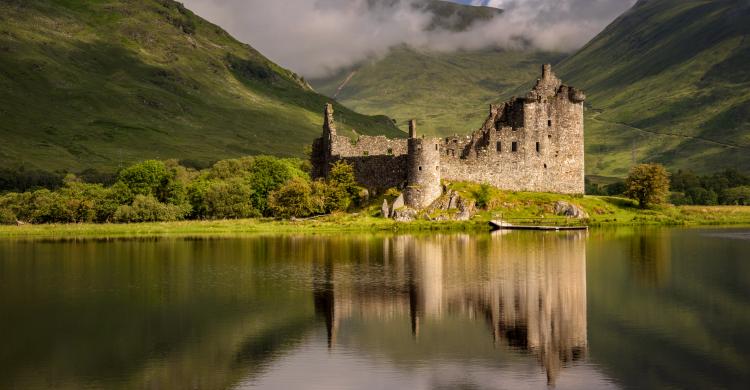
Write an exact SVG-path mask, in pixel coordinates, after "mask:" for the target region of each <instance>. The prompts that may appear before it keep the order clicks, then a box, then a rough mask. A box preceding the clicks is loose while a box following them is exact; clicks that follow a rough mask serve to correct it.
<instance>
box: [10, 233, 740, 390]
mask: <svg viewBox="0 0 750 390" xmlns="http://www.w3.org/2000/svg"><path fill="white" fill-rule="evenodd" d="M747 383H750V230H742V229H721V230H714V229H689V230H688V229H674V230H672V229H656V230H594V231H592V232H589V233H580V232H575V233H535V232H512V233H506V234H494V235H490V234H475V235H465V234H456V235H403V236H397V235H375V236H372V235H362V236H357V235H342V236H264V237H260V236H248V237H237V238H227V237H223V238H221V237H218V238H217V237H213V238H211V237H202V238H159V239H110V240H104V239H102V240H66V241H45V240H34V241H29V240H0V388H3V389H5V388H8V389H46V388H56V389H81V388H107V389H110V388H113V389H120V388H121V389H131V388H135V389H139V388H145V389H232V388H238V389H245V388H247V389H253V388H264V389H265V388H268V389H297V388H311V389H315V388H317V389H338V388H341V389H350V388H351V389H367V388H372V389H396V388H408V389H450V388H467V389H485V388H486V389H498V388H499V389H503V388H505V389H516V388H547V387H549V386H554V387H555V388H559V389H568V388H570V389H581V388H596V389H598V388H657V387H669V388H746V387H745V386H746V385H747Z"/></svg>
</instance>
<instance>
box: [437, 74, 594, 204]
mask: <svg viewBox="0 0 750 390" xmlns="http://www.w3.org/2000/svg"><path fill="white" fill-rule="evenodd" d="M584 100H585V95H584V94H583V92H582V91H579V90H577V89H575V88H570V87H568V86H566V85H563V84H562V82H561V81H560V80H559V79H558V78H557V77H556V76H555V75H554V73H552V69H551V67H550V66H549V65H545V66H544V68H543V72H542V78H541V79H539V80H538V81H537V84H536V86H535V87H534V88H533V89H532V90H531V91H530V92H529V93H528V94H527V96H526V97H524V98H514V99H512V100H511V101H509V102H507V103H505V104H504V105H502V106H492V107H490V113H489V116H488V118H487V120H486V121H485V124H484V125H483V126H482V128H481V129H479V130H478V131H475V132H474V133H472V134H471V135H470V136H465V137H459V136H454V137H448V138H446V139H445V140H444V142H443V152H442V153H441V166H442V176H443V178H444V179H448V180H462V181H474V182H479V183H487V184H490V185H493V186H495V187H498V188H501V189H505V190H510V191H535V192H555V193H565V194H583V193H584V150H583V146H584V143H583V136H584V134H583V102H584Z"/></svg>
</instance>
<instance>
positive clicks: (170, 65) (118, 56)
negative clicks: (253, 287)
mask: <svg viewBox="0 0 750 390" xmlns="http://www.w3.org/2000/svg"><path fill="white" fill-rule="evenodd" d="M330 100H331V99H330V98H327V97H325V96H322V95H320V94H317V93H315V92H314V91H312V89H310V87H309V86H308V85H307V84H306V82H304V80H303V79H302V78H300V77H299V76H298V75H296V74H294V73H292V72H290V71H288V70H286V69H282V68H281V67H279V66H278V65H276V64H274V63H272V62H271V61H269V60H268V59H267V58H265V57H264V56H263V55H262V54H261V53H259V52H257V51H256V50H254V49H253V48H252V47H250V46H247V45H245V44H242V43H240V42H238V41H236V40H235V39H234V38H232V37H231V36H230V35H229V34H227V33H226V32H225V31H223V30H222V29H220V28H219V27H217V26H215V25H213V24H211V23H209V22H207V21H205V20H203V19H201V18H199V17H197V16H196V15H194V14H193V13H192V12H190V11H189V10H186V9H184V8H183V7H181V6H180V5H178V3H177V2H174V1H172V0H144V1H136V2H133V1H124V0H97V1H89V0H28V1H9V2H8V1H3V2H0V117H1V118H2V121H0V138H1V139H2V140H3V142H2V143H0V165H3V166H6V167H16V166H24V167H26V168H40V169H46V170H59V169H68V170H74V171H80V170H83V169H85V168H96V169H98V170H100V171H107V170H109V171H113V170H114V169H116V168H117V167H118V166H121V165H128V164H129V163H131V162H135V161H142V160H145V159H152V158H159V159H168V158H178V159H191V160H193V161H201V162H204V163H208V162H211V161H216V160H219V159H223V158H229V157H237V156H242V155H257V154H274V155H279V156H302V155H303V148H304V147H305V146H306V145H309V144H310V143H311V142H312V140H313V139H314V138H316V137H318V136H319V135H320V133H321V126H322V121H323V119H322V110H323V106H324V104H325V103H326V102H329V101H330ZM336 111H337V112H336V113H337V120H338V124H339V128H340V132H341V133H342V134H345V135H353V134H354V133H353V130H354V129H356V131H357V132H358V133H360V134H371V135H375V134H386V135H388V136H391V137H399V136H402V135H403V133H402V132H401V131H400V130H398V129H397V128H396V127H395V126H394V125H393V124H392V122H391V121H390V119H388V118H386V117H383V116H365V115H360V114H357V113H355V112H353V111H351V110H349V109H347V108H346V107H344V106H341V105H338V104H337V107H336Z"/></svg>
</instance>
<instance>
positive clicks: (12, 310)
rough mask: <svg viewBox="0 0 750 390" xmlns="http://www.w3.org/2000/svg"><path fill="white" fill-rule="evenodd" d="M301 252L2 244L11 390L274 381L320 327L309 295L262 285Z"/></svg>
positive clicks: (230, 245)
mask: <svg viewBox="0 0 750 390" xmlns="http://www.w3.org/2000/svg"><path fill="white" fill-rule="evenodd" d="M291 241H292V240H291V239H268V238H262V239H261V238H255V239H242V240H233V239H213V240H202V239H158V240H157V239H138V240H79V241H66V242H62V241H55V242H38V241H36V242H25V243H24V242H16V243H13V242H7V241H6V242H4V243H0V259H2V260H0V269H1V270H2V272H0V297H1V298H0V309H1V310H0V311H1V312H2V313H3V317H4V318H3V320H2V321H0V339H1V341H2V345H3V348H2V352H0V363H1V364H0V388H47V387H50V386H52V387H55V388H59V389H67V388H70V389H80V388H85V387H102V388H175V389H188V388H207V389H208V388H229V387H231V386H232V385H233V384H234V383H237V382H238V381H240V380H241V379H243V378H246V377H247V376H254V375H258V374H259V373H262V372H263V371H264V370H265V369H266V368H267V366H268V365H269V364H270V362H272V361H273V360H274V359H276V358H278V357H279V356H280V355H281V354H283V353H284V352H285V351H287V350H289V349H291V348H293V347H294V345H295V344H296V343H298V342H299V341H300V340H301V337H302V336H304V335H305V333H306V332H307V331H308V330H309V329H311V326H312V325H314V324H315V321H314V318H313V316H312V314H313V311H312V307H311V305H310V302H309V297H308V295H306V294H305V293H304V292H302V291H294V290H292V289H290V288H289V287H290V284H289V283H291V282H289V283H287V282H282V283H279V282H278V281H273V280H263V278H260V277H258V275H255V274H254V271H256V270H261V269H264V268H267V265H266V264H259V263H260V262H263V261H265V260H264V257H265V256H267V255H268V252H269V247H271V248H283V247H285V246H287V245H290V243H291V244H293V243H292V242H291ZM271 294H273V295H272V296H270V295H271ZM269 296H270V297H269ZM269 302H274V303H277V304H276V305H271V304H269ZM113 378H116V381H115V382H112V379H113Z"/></svg>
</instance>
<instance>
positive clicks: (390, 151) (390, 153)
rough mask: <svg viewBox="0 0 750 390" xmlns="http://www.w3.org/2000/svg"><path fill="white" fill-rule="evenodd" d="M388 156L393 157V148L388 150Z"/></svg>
mask: <svg viewBox="0 0 750 390" xmlns="http://www.w3.org/2000/svg"><path fill="white" fill-rule="evenodd" d="M388 155H389V156H393V148H388Z"/></svg>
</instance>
